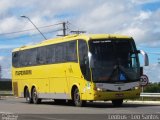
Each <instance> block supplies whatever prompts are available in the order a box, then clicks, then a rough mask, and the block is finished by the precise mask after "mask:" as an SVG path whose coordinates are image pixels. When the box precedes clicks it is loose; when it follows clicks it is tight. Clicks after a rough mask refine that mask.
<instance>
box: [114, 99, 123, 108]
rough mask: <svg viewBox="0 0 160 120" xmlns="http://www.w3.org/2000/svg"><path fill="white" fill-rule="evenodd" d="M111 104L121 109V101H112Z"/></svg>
mask: <svg viewBox="0 0 160 120" xmlns="http://www.w3.org/2000/svg"><path fill="white" fill-rule="evenodd" d="M112 104H113V106H115V107H121V106H122V104H123V99H118V100H112Z"/></svg>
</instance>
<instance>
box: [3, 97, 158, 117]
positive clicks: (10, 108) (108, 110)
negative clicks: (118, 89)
mask: <svg viewBox="0 0 160 120" xmlns="http://www.w3.org/2000/svg"><path fill="white" fill-rule="evenodd" d="M0 114H1V116H0V119H1V118H2V116H3V117H8V116H7V115H9V117H16V115H17V116H18V120H35V119H36V120H45V119H46V120H70V119H71V120H82V119H87V120H97V119H99V120H100V119H101V120H103V119H105V120H106V119H107V118H108V119H110V116H108V115H110V114H119V115H122V114H129V115H130V114H132V115H145V114H151V115H152V114H158V115H159V116H157V117H158V118H159V119H160V104H159V103H132V102H124V104H123V106H122V107H113V106H112V104H111V102H93V103H87V105H86V107H75V106H71V105H68V104H56V103H54V102H53V101H43V102H42V103H41V104H38V105H35V104H28V103H26V102H25V99H23V98H15V97H7V98H1V99H0ZM119 117H122V118H123V117H125V118H126V120H127V119H128V117H127V116H119ZM132 117H134V116H132ZM139 117H142V116H138V119H139ZM153 117H155V116H153ZM111 118H112V116H111ZM113 118H115V117H113ZM129 118H131V116H129Z"/></svg>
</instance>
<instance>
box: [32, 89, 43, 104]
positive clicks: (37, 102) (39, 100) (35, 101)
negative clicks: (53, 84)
mask: <svg viewBox="0 0 160 120" xmlns="http://www.w3.org/2000/svg"><path fill="white" fill-rule="evenodd" d="M32 98H33V103H34V104H39V103H41V99H39V98H38V95H37V91H36V88H33V91H32Z"/></svg>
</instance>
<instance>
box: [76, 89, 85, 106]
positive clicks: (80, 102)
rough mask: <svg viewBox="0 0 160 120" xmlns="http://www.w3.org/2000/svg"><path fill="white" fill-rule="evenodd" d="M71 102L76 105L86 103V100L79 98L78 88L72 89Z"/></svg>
mask: <svg viewBox="0 0 160 120" xmlns="http://www.w3.org/2000/svg"><path fill="white" fill-rule="evenodd" d="M73 102H74V105H75V106H77V107H82V106H85V104H86V101H84V100H81V98H80V93H79V90H78V88H75V89H74V93H73Z"/></svg>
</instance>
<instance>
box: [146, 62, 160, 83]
mask: <svg viewBox="0 0 160 120" xmlns="http://www.w3.org/2000/svg"><path fill="white" fill-rule="evenodd" d="M144 73H145V74H146V75H147V76H148V77H149V81H150V82H160V64H151V65H150V66H148V67H144Z"/></svg>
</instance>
